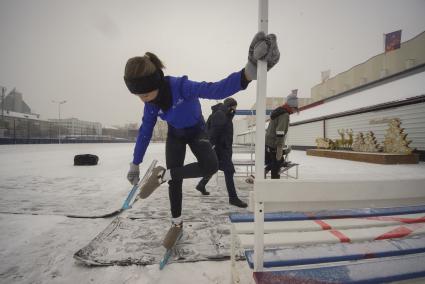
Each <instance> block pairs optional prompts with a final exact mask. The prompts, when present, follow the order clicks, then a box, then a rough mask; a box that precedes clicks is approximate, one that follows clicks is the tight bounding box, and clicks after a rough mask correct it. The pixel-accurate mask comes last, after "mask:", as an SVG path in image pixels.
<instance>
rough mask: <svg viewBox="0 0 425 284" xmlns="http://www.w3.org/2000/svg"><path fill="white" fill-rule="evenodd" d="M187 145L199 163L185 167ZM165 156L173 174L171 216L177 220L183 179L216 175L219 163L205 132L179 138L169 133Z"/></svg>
mask: <svg viewBox="0 0 425 284" xmlns="http://www.w3.org/2000/svg"><path fill="white" fill-rule="evenodd" d="M192 134H193V133H192ZM186 145H189V147H190V150H192V153H193V154H194V155H195V157H196V159H197V160H198V162H196V163H190V164H187V165H184V159H185V156H186ZM165 156H166V161H167V168H168V169H170V173H171V180H170V181H169V182H168V184H169V187H168V194H169V198H170V205H171V215H172V216H173V218H177V217H180V215H181V211H182V199H183V195H182V185H183V179H186V178H199V177H204V176H211V175H213V174H215V173H216V172H217V170H218V161H217V156H216V154H215V151H214V150H213V148H212V146H211V143H210V141H209V140H208V135H207V134H206V133H205V131H204V130H199V131H197V133H195V134H194V135H189V137H186V136H177V135H174V134H173V133H172V131H168V136H167V143H166V146H165Z"/></svg>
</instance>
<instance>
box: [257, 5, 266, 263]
mask: <svg viewBox="0 0 425 284" xmlns="http://www.w3.org/2000/svg"><path fill="white" fill-rule="evenodd" d="M258 4H259V7H258V31H263V32H264V33H265V34H267V33H268V9H269V7H268V6H269V2H268V0H259V1H258ZM266 95H267V63H266V62H265V61H258V63H257V100H256V117H255V119H256V120H255V125H256V136H255V179H256V180H257V181H258V180H262V179H264V149H265V134H266V131H265V113H266ZM258 190H264V189H261V188H260V189H259V188H257V186H254V200H255V199H256V194H255V192H256V191H258ZM254 204H255V206H254V210H255V212H254V230H255V231H254V271H262V270H263V250H264V205H263V203H262V202H257V201H256V200H255V202H254Z"/></svg>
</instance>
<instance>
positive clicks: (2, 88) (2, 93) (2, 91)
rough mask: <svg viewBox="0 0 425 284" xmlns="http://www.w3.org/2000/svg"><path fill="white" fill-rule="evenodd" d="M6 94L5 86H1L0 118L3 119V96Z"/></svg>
mask: <svg viewBox="0 0 425 284" xmlns="http://www.w3.org/2000/svg"><path fill="white" fill-rule="evenodd" d="M5 95H6V87H3V86H1V120H4V96H5Z"/></svg>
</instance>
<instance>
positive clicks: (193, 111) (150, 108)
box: [133, 70, 246, 165]
mask: <svg viewBox="0 0 425 284" xmlns="http://www.w3.org/2000/svg"><path fill="white" fill-rule="evenodd" d="M242 72H243V70H241V71H239V72H235V73H232V74H230V75H229V76H228V77H227V78H225V79H223V80H221V81H219V82H214V83H210V82H194V81H190V80H189V79H188V78H187V76H183V77H171V76H166V77H165V80H167V81H168V83H169V84H170V90H171V96H172V99H173V101H172V106H171V108H170V109H169V110H167V111H165V112H163V111H162V110H160V108H159V107H158V106H156V105H154V104H152V103H145V106H144V110H143V118H142V125H141V126H140V129H139V135H138V136H137V141H136V145H135V147H134V154H133V163H134V164H136V165H138V164H140V163H141V162H142V161H143V157H144V155H145V152H146V149H147V148H148V145H149V142H150V140H151V138H152V132H153V129H154V127H155V124H156V121H157V118H158V116H159V117H160V118H161V119H162V120H165V121H167V123H168V124H169V125H171V126H172V127H174V128H176V129H182V128H187V127H191V126H195V125H198V124H199V123H201V121H203V117H202V110H201V103H200V102H199V98H202V99H211V100H220V99H224V98H227V97H229V96H231V95H233V94H235V93H237V92H239V91H240V90H242V89H245V88H246V86H243V87H242V86H241V82H242V79H241V76H244V75H243V74H242Z"/></svg>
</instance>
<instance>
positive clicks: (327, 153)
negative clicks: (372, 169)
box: [307, 149, 419, 165]
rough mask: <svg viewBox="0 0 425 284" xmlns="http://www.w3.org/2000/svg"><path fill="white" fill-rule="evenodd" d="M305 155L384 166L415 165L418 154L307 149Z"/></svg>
mask: <svg viewBox="0 0 425 284" xmlns="http://www.w3.org/2000/svg"><path fill="white" fill-rule="evenodd" d="M307 155H310V156H318V157H326V158H335V159H344V160H351V161H357V162H366V163H374V164H386V165H390V164H417V163H418V162H419V155H418V154H410V155H400V154H390V153H368V152H353V151H341V150H324V149H309V150H307Z"/></svg>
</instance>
